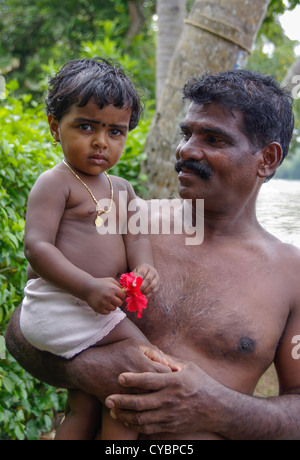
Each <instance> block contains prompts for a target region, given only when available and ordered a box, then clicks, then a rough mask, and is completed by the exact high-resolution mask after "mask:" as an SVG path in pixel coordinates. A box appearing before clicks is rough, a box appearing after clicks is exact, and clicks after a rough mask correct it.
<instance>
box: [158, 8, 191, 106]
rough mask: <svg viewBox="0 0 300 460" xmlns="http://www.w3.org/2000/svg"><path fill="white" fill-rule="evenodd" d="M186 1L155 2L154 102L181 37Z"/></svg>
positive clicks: (159, 93)
mask: <svg viewBox="0 0 300 460" xmlns="http://www.w3.org/2000/svg"><path fill="white" fill-rule="evenodd" d="M186 2H187V0H157V15H158V32H157V50H156V100H159V98H160V96H161V92H162V89H163V86H164V83H165V80H166V78H167V74H168V68H169V64H170V60H171V59H172V57H173V54H174V51H175V48H176V45H177V42H178V40H179V38H180V36H181V33H182V30H183V25H184V19H185V15H186Z"/></svg>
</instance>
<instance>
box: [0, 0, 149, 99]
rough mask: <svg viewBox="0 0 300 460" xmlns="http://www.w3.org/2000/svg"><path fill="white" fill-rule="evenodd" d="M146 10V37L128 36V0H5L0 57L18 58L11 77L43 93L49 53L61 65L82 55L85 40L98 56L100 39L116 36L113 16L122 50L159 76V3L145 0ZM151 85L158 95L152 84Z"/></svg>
mask: <svg viewBox="0 0 300 460" xmlns="http://www.w3.org/2000/svg"><path fill="white" fill-rule="evenodd" d="M142 9H143V14H144V28H143V37H141V36H137V37H136V38H135V39H134V40H132V41H128V40H126V36H127V33H128V29H129V25H130V19H129V13H128V1H127V0H89V1H87V0H77V1H76V2H73V1H71V0H67V1H64V2H62V1H59V0H22V1H21V0H0V10H1V17H0V33H1V42H0V56H3V58H4V59H5V60H6V61H7V60H8V61H9V60H11V59H12V58H15V59H18V60H19V66H18V68H14V69H12V72H11V73H10V75H11V78H14V79H17V80H18V81H19V84H20V86H21V88H22V89H24V88H27V89H30V91H31V92H38V93H39V94H40V95H41V91H42V88H41V87H40V82H41V81H42V80H43V78H44V70H43V66H44V65H46V66H47V65H48V62H49V56H51V59H52V60H53V61H54V62H55V63H56V65H57V66H58V67H61V65H62V64H64V63H65V62H66V61H68V60H70V59H77V58H78V57H79V56H80V54H81V51H82V41H85V42H86V43H89V44H94V50H95V54H94V56H95V55H101V46H100V44H101V43H103V44H104V46H105V43H106V40H107V38H108V37H111V36H112V35H111V33H112V31H110V33H109V35H107V33H108V30H107V24H108V23H109V22H110V23H111V24H112V21H113V23H114V28H113V41H114V42H115V46H116V48H117V49H118V50H119V54H120V55H123V54H126V53H127V54H130V56H131V57H132V58H135V59H138V61H139V62H144V64H145V65H144V69H145V71H147V72H149V70H150V69H152V70H151V71H152V72H153V75H154V67H155V44H154V35H153V30H152V28H151V21H152V13H153V12H154V11H155V3H154V2H152V1H145V2H143V8H142ZM96 44H98V45H99V52H98V49H97V45H96ZM0 66H1V61H0ZM6 66H7V64H5V65H4V64H3V66H1V67H2V68H4V67H6ZM139 67H140V68H141V67H142V66H139ZM136 75H138V79H140V80H139V81H140V83H143V86H145V79H144V76H143V75H142V74H140V73H139V72H136ZM146 81H149V79H148V80H146ZM150 81H151V80H150ZM151 84H152V83H151ZM149 90H150V91H152V95H153V94H154V87H153V85H152V87H150V88H149Z"/></svg>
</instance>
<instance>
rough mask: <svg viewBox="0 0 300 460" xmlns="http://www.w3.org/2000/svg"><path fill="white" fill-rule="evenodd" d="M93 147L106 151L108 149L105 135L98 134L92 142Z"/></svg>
mask: <svg viewBox="0 0 300 460" xmlns="http://www.w3.org/2000/svg"><path fill="white" fill-rule="evenodd" d="M92 146H93V148H95V149H105V148H106V147H107V141H106V136H105V133H100V132H98V133H96V134H95V136H94V137H93V140H92Z"/></svg>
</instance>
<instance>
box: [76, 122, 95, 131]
mask: <svg viewBox="0 0 300 460" xmlns="http://www.w3.org/2000/svg"><path fill="white" fill-rule="evenodd" d="M79 128H80V129H81V130H82V131H92V130H93V128H92V126H91V125H89V124H88V123H82V124H81V125H79Z"/></svg>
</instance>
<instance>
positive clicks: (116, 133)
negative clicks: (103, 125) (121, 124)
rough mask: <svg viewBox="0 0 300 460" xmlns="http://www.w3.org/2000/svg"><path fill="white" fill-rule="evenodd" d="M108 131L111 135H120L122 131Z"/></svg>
mask: <svg viewBox="0 0 300 460" xmlns="http://www.w3.org/2000/svg"><path fill="white" fill-rule="evenodd" d="M110 133H111V134H112V135H113V136H121V135H122V131H120V130H119V129H111V130H110Z"/></svg>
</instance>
